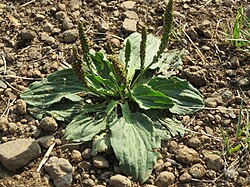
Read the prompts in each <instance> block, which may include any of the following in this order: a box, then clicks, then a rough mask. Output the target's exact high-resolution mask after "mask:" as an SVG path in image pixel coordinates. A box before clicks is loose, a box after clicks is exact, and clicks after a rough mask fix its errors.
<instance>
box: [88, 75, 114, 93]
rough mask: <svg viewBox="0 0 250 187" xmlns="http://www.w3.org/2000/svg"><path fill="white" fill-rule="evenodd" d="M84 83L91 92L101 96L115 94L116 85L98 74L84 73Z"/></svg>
mask: <svg viewBox="0 0 250 187" xmlns="http://www.w3.org/2000/svg"><path fill="white" fill-rule="evenodd" d="M85 79H86V84H87V86H88V87H89V88H90V90H91V91H92V92H94V93H95V94H96V95H99V96H101V97H106V96H115V95H116V94H117V92H118V91H117V89H118V88H117V85H116V84H114V82H113V81H111V80H110V79H104V78H102V77H100V76H97V75H93V74H89V75H86V77H85Z"/></svg>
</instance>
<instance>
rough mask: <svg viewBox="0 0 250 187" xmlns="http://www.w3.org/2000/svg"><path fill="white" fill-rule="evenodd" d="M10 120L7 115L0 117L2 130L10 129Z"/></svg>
mask: <svg viewBox="0 0 250 187" xmlns="http://www.w3.org/2000/svg"><path fill="white" fill-rule="evenodd" d="M7 125H8V120H7V118H6V117H2V118H0V131H3V132H4V131H7V130H8V127H7Z"/></svg>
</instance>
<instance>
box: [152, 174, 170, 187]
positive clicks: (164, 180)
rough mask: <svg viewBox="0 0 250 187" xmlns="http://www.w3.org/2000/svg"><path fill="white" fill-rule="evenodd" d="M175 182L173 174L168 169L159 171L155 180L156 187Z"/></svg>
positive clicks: (163, 186)
mask: <svg viewBox="0 0 250 187" xmlns="http://www.w3.org/2000/svg"><path fill="white" fill-rule="evenodd" d="M174 182H175V175H174V174H173V173H172V172H169V171H163V172H161V173H160V174H159V175H158V177H157V178H156V180H155V184H156V185H157V186H158V187H166V186H169V185H171V184H173V183H174Z"/></svg>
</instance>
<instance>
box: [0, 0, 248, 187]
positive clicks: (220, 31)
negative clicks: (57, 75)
mask: <svg viewBox="0 0 250 187" xmlns="http://www.w3.org/2000/svg"><path fill="white" fill-rule="evenodd" d="M135 1H136V5H135V7H134V8H133V9H132V10H133V11H134V12H136V13H137V14H138V16H139V21H140V22H141V23H143V22H145V20H146V21H147V25H148V27H149V32H152V33H153V34H155V35H160V34H161V26H162V10H163V9H162V7H163V1H158V0H154V1H150V2H149V3H147V1H143V0H135ZM29 2H30V3H29ZM122 2H123V0H119V1H110V0H106V1H105V0H93V1H91V0H82V2H81V1H79V0H69V1H66V0H65V1H64V0H55V1H50V0H41V1H35V0H34V1H28V0H16V1H8V0H2V1H1V2H0V57H1V56H2V55H3V56H4V57H5V59H6V61H7V67H6V68H7V69H6V70H5V69H4V68H5V67H4V63H0V73H1V74H0V80H1V81H4V82H5V84H7V88H5V87H2V88H1V87H0V105H1V107H0V113H1V114H3V113H4V111H5V110H6V108H7V107H8V106H9V105H10V103H12V101H13V103H12V105H11V107H10V108H9V110H8V118H9V121H11V122H14V123H18V122H20V120H21V119H23V118H28V117H29V115H28V114H26V115H25V116H21V115H19V114H18V113H17V112H16V109H15V108H16V107H15V98H17V97H18V94H19V93H20V91H22V90H23V89H24V88H25V87H27V86H28V85H29V84H30V83H31V82H33V81H34V80H35V79H34V78H42V77H46V76H47V75H48V74H49V73H51V72H53V71H56V70H58V69H60V68H62V67H61V64H62V63H63V62H67V60H68V57H69V56H70V54H71V49H72V46H73V45H72V43H65V42H64V41H63V39H62V33H63V31H64V30H63V29H61V28H62V22H61V21H60V20H59V19H57V18H56V16H55V13H56V12H58V11H59V10H62V11H63V12H65V13H66V14H67V16H68V17H69V18H70V19H71V21H72V24H73V28H75V26H76V25H77V22H78V20H79V19H80V20H82V21H83V23H84V25H85V27H86V29H87V31H88V32H87V33H88V35H89V36H90V38H91V37H92V38H93V40H92V46H93V47H94V48H95V49H100V48H104V49H107V46H109V45H111V46H113V48H114V50H118V49H119V48H121V43H122V40H123V39H125V37H126V36H128V35H129V34H128V33H126V32H124V31H123V29H122V23H123V20H124V16H123V12H124V11H125V10H124V8H123V7H122V6H121V3H122ZM26 3H27V4H26ZM248 4H249V2H247V0H234V1H233V0H228V1H220V0H212V1H207V0H199V1H198V0H176V1H175V2H174V10H175V12H174V16H175V17H174V21H175V27H174V30H175V32H176V35H175V36H174V35H173V36H172V38H171V42H170V48H177V49H183V48H184V49H185V50H186V51H187V53H186V55H185V57H184V58H183V63H184V66H183V71H182V73H181V74H180V76H182V77H185V78H187V79H188V80H189V81H190V82H191V83H193V85H194V86H196V87H198V88H199V90H200V92H201V93H202V94H203V96H204V99H207V98H213V99H214V100H216V105H217V106H221V107H222V106H223V107H226V108H227V109H228V108H230V109H237V110H226V111H224V110H218V109H217V110H214V109H204V110H202V111H200V112H198V113H197V114H196V115H193V116H184V117H181V119H183V122H184V124H185V125H186V127H187V128H188V129H189V131H187V133H186V134H185V136H184V137H183V138H180V137H176V138H173V139H172V140H170V141H169V142H165V143H163V148H162V150H160V152H161V154H162V158H161V159H162V160H163V161H164V162H167V161H168V160H169V159H170V160H174V161H175V155H174V154H173V153H171V151H169V149H170V146H171V145H172V144H173V142H177V144H178V145H182V144H183V145H187V142H189V140H190V139H191V138H192V137H197V138H198V139H199V140H200V141H201V142H202V143H201V144H200V146H199V147H196V148H194V149H195V150H196V151H197V152H198V153H199V155H200V158H201V160H202V161H201V163H202V164H204V163H205V161H204V160H203V154H202V153H203V152H204V151H209V152H216V153H218V154H220V155H221V157H222V158H223V160H224V168H223V169H221V170H219V171H216V172H215V173H213V172H212V173H213V174H212V176H209V174H208V173H209V172H211V171H209V172H207V174H206V175H204V176H203V177H202V178H199V179H195V178H194V179H192V180H191V181H189V182H188V183H182V182H180V181H179V176H180V175H181V174H182V173H184V172H185V171H187V170H188V169H189V168H190V167H191V165H189V164H181V165H174V164H173V165H171V166H170V167H169V168H168V170H169V171H171V172H173V173H174V174H175V176H176V182H175V183H174V184H173V185H172V186H250V167H249V164H250V163H249V150H248V148H247V149H246V150H243V151H238V152H237V153H234V154H231V155H230V154H225V144H224V142H223V140H222V135H221V132H220V130H219V125H221V126H222V128H223V129H225V130H227V131H228V134H229V138H230V142H233V143H237V141H236V140H235V138H234V137H235V132H236V126H237V115H238V111H239V110H238V109H239V108H240V99H241V98H243V100H244V106H243V107H244V108H247V107H248V109H249V106H250V99H249V97H250V91H249V88H250V84H249V83H248V84H246V83H245V84H244V82H243V83H242V82H241V80H243V81H244V80H245V81H247V80H246V79H248V81H250V80H249V77H250V55H249V53H246V52H242V51H241V50H239V49H236V48H234V47H231V46H230V45H229V43H228V42H227V41H226V40H225V38H226V37H225V34H224V33H228V32H231V30H232V25H233V21H234V18H235V16H236V13H237V10H238V9H239V7H240V5H243V7H247V5H248ZM145 13H148V16H145ZM37 14H40V15H42V16H41V17H39V15H37ZM102 20H104V21H105V22H106V23H108V24H109V29H108V30H107V31H106V32H105V33H104V34H101V33H100V31H99V30H98V29H99V27H100V22H101V21H102ZM46 22H50V23H51V24H52V25H53V27H54V28H59V30H57V31H56V30H53V31H52V32H50V33H49V34H50V35H51V36H52V37H53V38H54V39H55V41H54V42H52V43H51V44H49V43H46V42H45V41H43V40H42V38H41V34H42V32H43V25H44V24H45V23H46ZM192 28H195V29H196V31H198V35H196V36H194V37H191V34H192V33H190V32H191V29H192ZM24 29H26V30H29V31H32V32H34V39H33V40H32V41H31V42H26V43H24V42H23V41H22V40H21V39H20V37H21V35H20V33H21V31H22V30H24ZM204 29H205V31H207V32H208V35H206V33H205V35H204ZM199 31H200V32H199ZM114 38H115V39H118V41H116V43H115V44H114V40H112V39H114ZM20 41H21V42H20ZM76 43H79V42H78V41H76ZM204 46H205V47H204ZM0 62H2V61H1V60H0ZM190 72H192V73H191V74H190ZM10 75H11V76H12V77H10ZM15 76H19V77H26V78H31V80H26V79H23V78H17V77H15ZM225 91H227V93H228V91H229V92H230V94H231V95H230V94H229V95H230V98H229V99H228V100H223V99H221V97H222V95H223V94H224V93H225ZM208 106H210V107H212V106H213V105H211V103H208ZM218 116H219V117H218ZM28 125H30V124H26V126H28ZM27 128H28V127H27ZM62 131H63V128H62V127H61V128H59V129H58V131H57V132H56V133H55V134H54V135H55V136H56V137H57V138H59V139H60V138H61V137H62ZM21 137H32V134H31V133H29V131H28V130H27V129H26V131H25V132H21V133H19V134H18V133H13V134H7V135H6V134H4V132H1V131H0V141H1V142H4V141H9V140H14V139H16V138H21ZM86 147H87V145H80V146H67V149H65V148H62V147H60V146H56V147H55V149H54V150H53V152H52V155H54V156H58V157H63V158H67V159H69V160H70V153H71V150H72V149H78V150H80V151H82V150H83V149H84V148H86ZM45 152H46V150H43V153H45ZM108 157H109V161H110V163H111V165H112V164H113V165H115V164H117V163H116V161H115V159H114V156H112V155H111V156H110V155H108ZM41 159H42V156H41V157H40V158H38V159H36V160H35V161H33V162H32V163H30V164H29V165H27V166H26V167H25V168H23V169H21V170H19V171H17V172H15V173H11V172H7V171H5V170H4V169H3V168H1V166H0V186H8V187H9V186H37V187H38V186H53V185H52V183H51V182H50V184H48V182H47V181H46V173H45V172H44V171H42V172H41V174H37V173H36V172H35V170H36V168H37V167H38V165H39V163H40V161H41ZM73 165H74V163H73ZM74 166H76V164H75V165H74ZM93 171H94V172H93ZM93 171H92V170H91V171H89V172H87V174H89V175H90V176H91V178H92V179H93V180H94V181H95V183H96V184H103V185H104V186H108V177H107V179H101V177H100V173H99V174H98V172H99V171H98V172H97V170H96V169H95V168H93ZM107 171H108V172H110V174H109V175H111V176H112V174H114V171H113V170H112V168H111V169H110V168H109V169H107ZM207 171H208V169H207ZM100 172H101V173H102V172H104V171H100ZM79 173H80V171H79V170H75V172H74V180H73V183H72V186H84V185H83V184H82V180H83V179H82V178H81V177H80V178H79ZM77 174H78V175H77ZM158 174H159V172H158V171H154V172H153V173H152V177H150V179H149V180H148V181H147V182H146V184H154V181H155V179H156V177H157V176H158ZM133 186H140V185H139V184H138V183H135V182H134V183H133Z"/></svg>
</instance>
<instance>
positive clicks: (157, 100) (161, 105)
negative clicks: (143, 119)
mask: <svg viewBox="0 0 250 187" xmlns="http://www.w3.org/2000/svg"><path fill="white" fill-rule="evenodd" d="M131 94H132V98H133V100H134V101H136V102H137V103H138V104H139V106H140V108H142V109H145V110H148V109H167V108H171V107H172V106H173V102H172V100H171V99H170V98H169V97H167V96H166V95H164V94H163V93H161V92H158V91H155V90H153V89H152V88H151V87H149V86H147V85H137V86H135V87H134V88H133V90H132V91H131Z"/></svg>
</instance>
